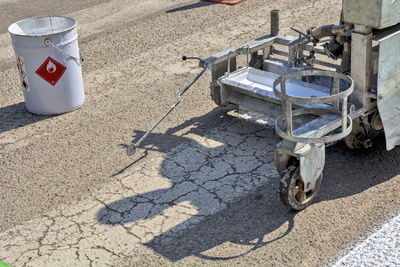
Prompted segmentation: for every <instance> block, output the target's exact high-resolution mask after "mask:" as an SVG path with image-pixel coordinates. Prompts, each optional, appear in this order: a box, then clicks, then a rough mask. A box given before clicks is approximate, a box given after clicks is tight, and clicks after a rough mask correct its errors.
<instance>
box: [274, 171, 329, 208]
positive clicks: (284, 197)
mask: <svg viewBox="0 0 400 267" xmlns="http://www.w3.org/2000/svg"><path fill="white" fill-rule="evenodd" d="M299 172H300V167H297V166H293V165H292V166H289V167H288V168H286V169H285V170H284V171H283V173H282V177H281V179H280V181H279V196H280V198H281V201H282V203H283V204H285V205H286V206H288V207H289V208H291V209H293V210H297V211H299V210H303V209H305V208H307V207H308V206H309V205H311V204H312V203H313V201H314V200H315V198H316V196H317V195H318V192H319V189H320V187H321V182H322V174H321V175H320V177H319V178H318V180H317V184H316V186H315V190H314V192H313V194H312V195H311V197H309V198H308V199H307V201H306V202H305V203H300V202H298V201H297V199H296V198H295V196H294V195H293V190H294V187H295V185H296V176H297V175H300V174H299Z"/></svg>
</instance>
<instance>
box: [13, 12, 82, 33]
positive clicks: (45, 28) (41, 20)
mask: <svg viewBox="0 0 400 267" xmlns="http://www.w3.org/2000/svg"><path fill="white" fill-rule="evenodd" d="M75 26H76V20H74V19H73V18H69V17H64V16H47V17H34V18H28V19H24V20H20V21H18V22H15V23H13V24H11V25H10V27H8V32H9V33H10V34H12V35H18V36H26V37H39V36H46V35H51V34H57V33H62V32H66V31H69V30H72V29H73V28H75Z"/></svg>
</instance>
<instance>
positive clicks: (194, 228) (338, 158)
mask: <svg viewBox="0 0 400 267" xmlns="http://www.w3.org/2000/svg"><path fill="white" fill-rule="evenodd" d="M238 121H240V123H239V124H238V125H240V127H239V128H243V127H244V128H248V129H251V131H249V132H248V133H245V134H248V135H251V134H256V135H257V136H259V137H260V138H261V139H260V143H259V146H263V143H268V139H270V138H273V140H279V139H278V138H277V137H276V136H275V133H274V130H273V129H271V128H267V129H266V128H263V127H262V126H258V125H255V124H253V123H251V122H248V121H244V120H240V119H238V118H236V117H232V116H229V115H227V114H226V110H222V109H218V108H217V109H215V110H214V111H213V112H211V113H209V114H207V115H205V116H202V117H200V118H195V119H192V120H190V121H188V122H186V123H184V124H182V125H180V126H178V127H176V128H172V129H170V130H169V131H168V132H167V133H166V134H165V135H163V134H154V135H152V136H151V137H150V138H149V140H147V141H146V142H147V144H152V145H153V146H154V147H156V149H157V150H159V151H164V152H167V151H169V150H170V149H172V148H174V147H176V146H178V145H180V144H182V143H185V142H190V140H186V139H187V138H185V137H177V136H173V135H172V134H173V133H174V132H176V131H179V130H181V129H184V128H186V127H188V126H195V127H194V128H192V129H191V130H190V132H195V133H196V134H199V135H201V134H204V133H205V132H207V129H212V127H215V126H217V125H221V124H222V123H228V124H229V123H232V124H235V123H237V122H238ZM233 127H236V126H233ZM238 130H239V129H238ZM142 134H143V133H142V132H138V133H137V135H136V136H137V137H138V138H139V137H140V136H141V135H142ZM263 140H265V142H264V141H263ZM135 141H136V140H134V142H135ZM219 141H221V140H219ZM374 141H375V146H374V147H373V148H371V149H369V150H368V151H366V150H359V151H353V150H350V149H348V148H347V147H346V146H345V145H344V143H343V142H339V143H337V144H335V145H332V146H330V147H328V148H327V150H326V165H325V169H324V180H323V183H322V187H321V191H320V194H319V196H318V197H317V199H316V202H323V201H329V200H334V199H338V198H344V197H348V196H351V195H355V194H358V193H360V192H362V191H364V190H367V189H368V188H370V187H372V186H374V185H377V184H380V183H382V182H384V181H387V180H389V179H390V178H392V177H394V176H396V175H397V174H399V173H400V165H399V164H398V162H399V155H400V150H399V149H400V148H396V149H394V150H392V151H386V148H385V140H384V137H383V136H379V137H378V138H377V139H376V140H374ZM192 142H193V141H192ZM224 145H225V146H229V144H224ZM257 146H258V145H257ZM254 147H255V146H254ZM238 149H239V148H238ZM262 149H264V147H262ZM267 153H269V154H270V153H271V152H270V151H269V152H267ZM183 156H188V157H190V156H191V155H183ZM167 160H168V158H167V159H166V161H167ZM249 175H250V177H251V175H256V174H252V173H250V174H249ZM164 176H165V175H164ZM166 177H167V178H169V179H170V180H171V182H172V183H173V184H175V183H177V182H179V181H181V180H180V179H181V178H182V177H179V176H176V177H173V176H171V177H168V176H166ZM240 178H242V177H240ZM243 179H246V177H243ZM278 187H279V185H278V180H277V179H276V178H274V179H268V177H266V181H265V182H264V184H262V186H260V187H257V188H255V189H254V190H250V191H248V192H246V195H245V196H241V197H239V198H237V199H234V200H233V201H232V202H230V204H228V205H227V206H226V207H224V208H223V209H222V210H220V211H217V212H216V213H214V214H210V215H207V216H205V217H204V219H203V220H201V221H198V220H197V219H198V218H195V216H194V217H192V218H191V219H189V220H187V221H185V222H184V223H182V224H181V225H178V226H176V227H175V228H173V229H171V230H169V231H166V232H164V233H162V234H161V235H159V236H156V237H155V238H154V239H153V240H151V241H149V242H148V243H146V246H148V247H149V248H151V249H153V250H154V251H156V252H157V253H159V254H160V255H162V256H164V257H165V258H167V259H169V260H171V261H178V260H180V259H183V258H185V257H188V256H197V257H200V258H203V259H208V260H229V259H233V258H237V257H241V256H243V255H245V254H247V253H249V252H251V251H253V250H255V249H258V248H260V247H263V246H266V245H268V244H270V243H271V242H274V241H276V240H278V239H280V238H282V237H284V236H285V235H287V234H288V233H290V231H291V229H292V228H293V227H294V217H295V216H296V213H295V212H292V211H291V210H289V209H288V208H286V207H285V206H283V204H281V202H280V200H279V196H278V193H277V191H278ZM171 191H172V190H171V189H161V190H157V191H153V192H148V193H145V194H141V195H135V196H132V197H129V198H127V199H122V200H119V201H116V202H113V203H109V204H107V207H104V208H103V209H101V210H100V211H99V212H98V220H99V222H100V223H102V224H110V223H109V222H108V221H106V220H104V219H103V218H105V217H106V216H105V215H107V213H109V212H111V210H113V209H117V208H118V207H119V206H121V205H124V204H125V205H126V203H132V202H139V201H140V199H143V198H147V199H157V198H158V197H162V196H168V194H172V192H171ZM190 201H191V202H192V203H193V205H194V206H196V208H198V209H199V211H200V212H201V210H202V209H207V205H206V204H205V202H203V203H202V202H198V200H197V199H190ZM172 202H173V201H171V205H174V204H175V203H176V202H174V203H172ZM201 205H204V206H201ZM168 207H169V205H167V206H165V205H164V206H162V205H160V207H159V208H157V209H155V210H152V211H151V212H149V213H142V214H132V213H130V214H129V215H128V216H127V217H125V218H124V219H125V220H124V221H123V222H122V224H124V223H131V222H135V221H138V220H141V219H148V218H151V217H154V216H156V215H157V214H160V213H162V212H163V210H165V209H166V208H168ZM183 224H184V225H185V227H182V225H183ZM281 227H282V229H279V228H281ZM277 229H279V231H280V234H279V235H278V236H276V235H275V234H274V235H275V237H274V239H271V240H264V238H265V236H266V235H268V234H269V233H271V232H274V231H276V230H277ZM226 242H230V243H234V244H238V245H243V246H246V247H247V246H249V247H247V249H246V250H245V251H244V252H243V251H242V252H241V253H238V255H229V256H226V255H224V256H220V257H213V256H209V255H207V251H208V250H210V249H212V248H214V247H216V246H219V245H221V244H224V243H226Z"/></svg>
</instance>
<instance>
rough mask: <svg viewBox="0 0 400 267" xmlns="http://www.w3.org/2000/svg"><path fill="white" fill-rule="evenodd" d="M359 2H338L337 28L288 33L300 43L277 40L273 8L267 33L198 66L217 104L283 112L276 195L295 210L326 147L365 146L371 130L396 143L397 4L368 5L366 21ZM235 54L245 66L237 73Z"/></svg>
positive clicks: (317, 180)
mask: <svg viewBox="0 0 400 267" xmlns="http://www.w3.org/2000/svg"><path fill="white" fill-rule="evenodd" d="M364 2H365V1H364V0H343V12H342V18H341V21H340V23H339V25H336V26H335V25H326V26H322V27H319V28H311V29H309V30H308V31H307V33H302V32H301V31H298V30H296V29H293V30H295V31H296V32H297V33H299V36H298V37H294V36H287V35H279V11H277V10H273V11H272V12H271V34H269V35H266V36H263V37H261V38H258V39H255V40H252V41H250V42H248V43H246V44H243V45H241V46H238V47H233V48H230V49H227V50H225V51H222V52H219V53H216V54H214V55H212V56H211V57H209V58H207V59H205V60H201V61H200V66H202V67H204V68H211V96H212V99H213V101H214V102H215V103H216V104H217V105H219V106H227V105H232V104H233V105H239V106H243V107H246V108H248V109H251V110H255V111H258V112H263V113H266V114H272V113H274V112H273V111H276V109H277V107H279V105H281V106H282V115H281V116H279V117H278V118H276V127H275V129H276V132H277V134H278V135H279V136H280V137H282V139H283V141H282V142H281V143H280V144H278V145H277V148H276V151H275V166H276V168H277V171H278V172H279V173H280V175H281V177H282V179H281V180H280V197H281V199H282V201H283V203H284V204H286V205H287V206H289V207H291V208H292V209H295V210H301V209H304V208H305V207H307V206H308V205H310V204H311V203H312V201H313V200H314V199H315V197H316V195H317V193H318V190H319V186H320V184H321V179H322V170H323V167H324V164H325V145H324V144H325V143H327V142H333V141H336V140H340V139H345V141H346V144H347V145H348V146H349V147H350V148H360V147H364V148H368V147H370V146H371V145H372V141H371V140H370V139H371V132H372V133H373V134H376V133H377V132H382V131H384V133H385V135H386V141H387V149H388V150H390V149H392V148H393V147H395V146H396V145H399V144H400V109H399V108H398V106H399V104H398V103H400V86H399V84H400V1H394V2H393V1H387V0H373V1H367V2H368V3H370V4H373V5H374V6H376V8H377V9H378V10H379V11H380V12H378V13H379V14H378V15H377V16H378V17H374V18H373V19H370V20H368V19H366V18H368V16H369V17H371V16H372V15H373V14H372V13H371V12H372V11H371V10H370V9H365V8H362V9H356V8H355V7H356V6H361V5H362V4H363V3H364ZM372 2H373V3H372ZM393 10H395V11H396V10H397V11H398V12H397V13H396V12H395V13H393ZM240 55H246V56H247V62H246V66H245V67H241V68H237V57H238V56H240ZM321 55H323V57H322V59H321ZM334 60H339V62H340V64H335V62H336V61H334ZM297 117H301V119H297ZM294 121H296V125H297V126H296V127H295V126H294Z"/></svg>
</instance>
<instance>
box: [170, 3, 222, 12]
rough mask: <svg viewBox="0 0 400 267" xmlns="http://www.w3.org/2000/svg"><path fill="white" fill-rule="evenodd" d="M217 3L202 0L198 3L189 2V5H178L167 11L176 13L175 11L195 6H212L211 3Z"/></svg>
mask: <svg viewBox="0 0 400 267" xmlns="http://www.w3.org/2000/svg"><path fill="white" fill-rule="evenodd" d="M215 4H216V3H213V2H203V1H200V2H198V3H194V4H189V5H186V6H182V7H178V8H174V9H170V10H167V11H166V13H174V12H180V11H186V10H190V9H194V8H199V7H205V6H211V5H215Z"/></svg>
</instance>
